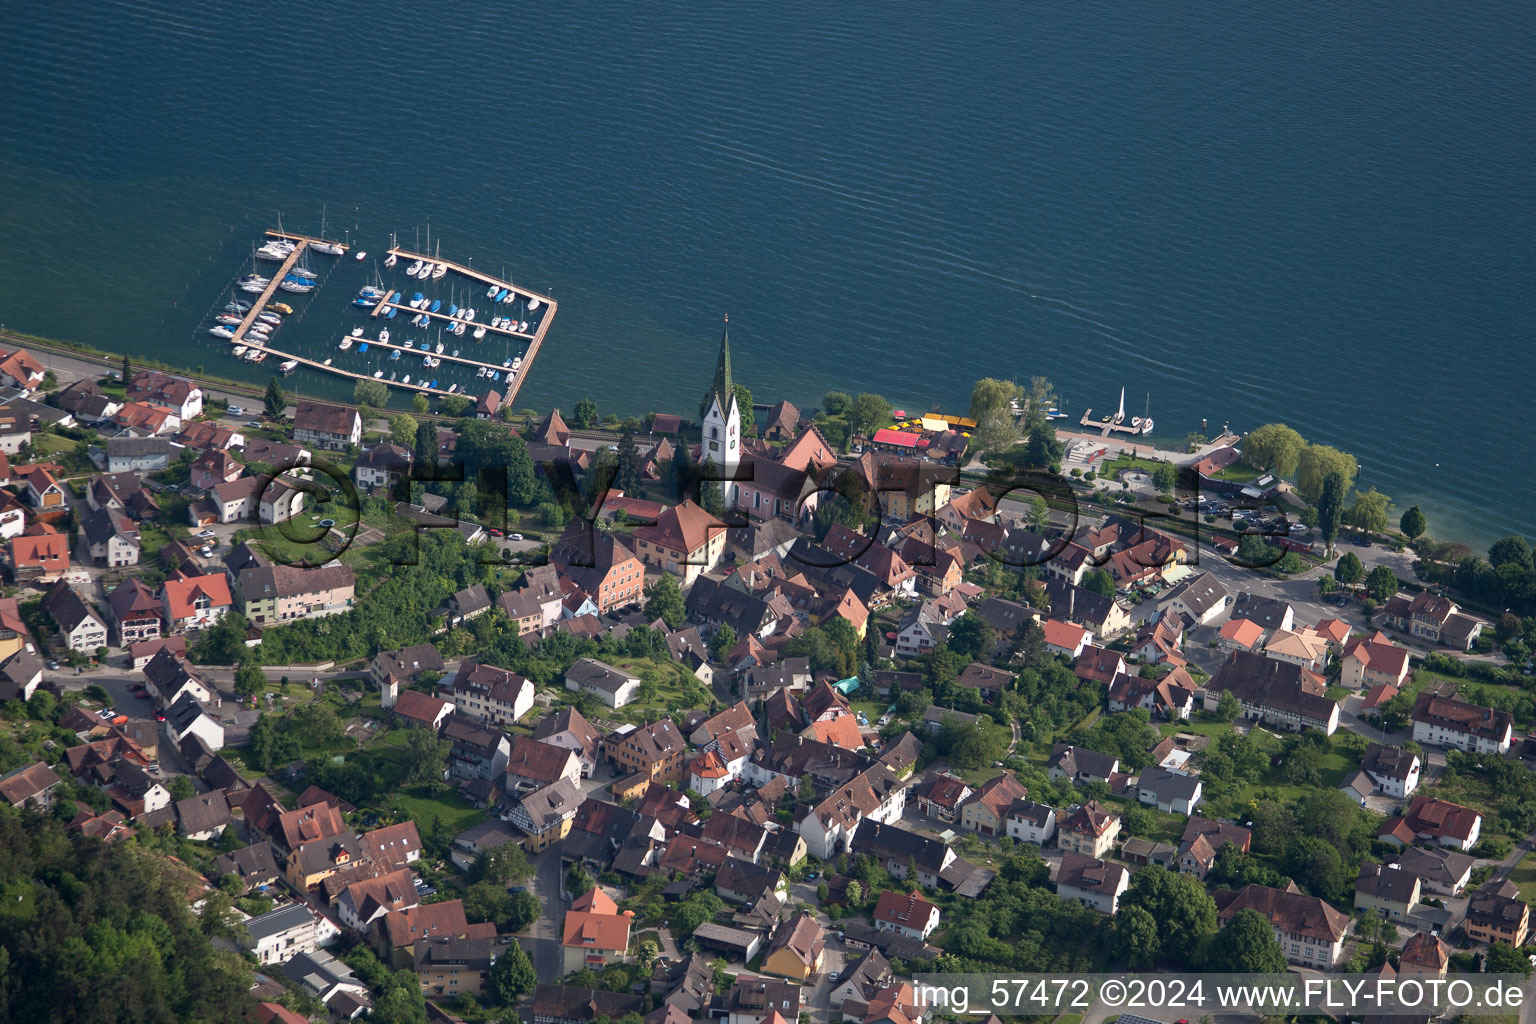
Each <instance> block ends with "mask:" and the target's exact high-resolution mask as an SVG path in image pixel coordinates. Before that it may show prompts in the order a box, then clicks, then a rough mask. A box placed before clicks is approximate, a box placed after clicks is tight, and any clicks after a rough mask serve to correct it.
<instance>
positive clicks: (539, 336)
mask: <svg viewBox="0 0 1536 1024" xmlns="http://www.w3.org/2000/svg"><path fill="white" fill-rule="evenodd" d="M389 255H391V256H394V257H395V258H396V259H406V260H421V261H422V262H423V263H441V264H442V265H443V266H445V267H447V268H448V269H449V270H451V271H454V272H456V273H459V274H463V275H464V276H465V277H467V278H469V279H470V280H472V281H479V282H480V283H481V284H482V285H493V284H494V285H496V286H497V287H498V288H505V289H507V290H508V291H509V292H513V293H515V294H517V295H521V296H522V297H523V298H525V299H538V300H539V302H540V304H542V305H543V306H544V307H545V310H544V315H543V316H542V317H540V318H539V325H538V327H537V328H535V330H534V332H533V340H532V341H531V342H529V345H528V351H526V352H524V353H523V363H522V366H521V367H519V368H518V372H517V375H516V376H515V377H513V379H512V381H511V382H510V383H509V384H508V385H507V394H506V398H505V399H503V401H504V402H505V403H506V404H507V405H511V404H512V400H513V399H514V398H516V397H517V392H518V389H520V388H521V387H522V386H523V381H525V380H527V379H528V374H529V372H530V371H531V370H532V369H533V361H534V359H535V358H536V357H537V356H538V354H539V348H540V346H542V345H543V344H544V336H545V335H546V334H548V333H549V325H550V324H552V323H554V322H555V311H556V310H557V309H559V305H558V304H557V303H556V302H555V300H554V299H552V298H550V297H549V296H548V295H540V294H539V293H538V292H531V291H529V290H528V289H527V288H518V287H517V286H515V285H513V284H511V283H510V282H508V281H502V280H499V279H497V278H494V277H492V276H491V275H489V274H482V273H481V272H480V271H478V270H475V269H474V268H472V267H466V266H463V265H462V264H459V263H455V262H453V261H452V260H445V259H442V258H440V257H435V256H428V255H427V254H426V253H420V252H411V251H410V250H409V249H402V248H400V247H399V246H395V247H394V248H392V249H390V250H389ZM386 298H388V296H386ZM404 308H405V309H406V310H407V311H410V309H411V308H410V306H406V307H404ZM414 312H417V313H420V312H421V310H419V309H418V310H415V311H414ZM428 315H429V316H441V314H438V313H432V314H428ZM449 319H450V320H451V321H452V322H454V323H466V322H467V323H470V324H474V325H476V326H479V322H478V321H474V320H471V321H457V320H452V318H449ZM485 326H487V327H490V325H489V324H486V325H485ZM491 330H499V328H494V327H492V328H491ZM505 333H507V334H510V335H511V336H513V337H516V338H521V339H524V340H527V338H528V335H526V334H519V333H517V332H515V331H507V332H505ZM364 340H366V339H364ZM369 344H370V345H371V344H372V342H369ZM485 365H487V366H491V367H492V369H496V370H504V369H505V368H504V367H501V366H497V365H495V364H491V363H487V364H485ZM405 386H406V387H413V386H414V385H411V384H407V385H405Z"/></svg>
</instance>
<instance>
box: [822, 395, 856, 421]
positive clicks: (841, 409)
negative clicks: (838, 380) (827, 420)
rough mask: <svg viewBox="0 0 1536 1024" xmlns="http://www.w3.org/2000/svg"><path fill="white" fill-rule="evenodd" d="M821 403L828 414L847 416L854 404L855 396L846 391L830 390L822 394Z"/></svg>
mask: <svg viewBox="0 0 1536 1024" xmlns="http://www.w3.org/2000/svg"><path fill="white" fill-rule="evenodd" d="M821 404H822V408H824V409H825V410H826V412H827V415H828V416H845V415H847V413H848V410H849V409H850V408H852V406H853V397H852V396H851V395H849V394H848V393H847V392H846V391H828V392H827V393H826V394H825V395H822V396H821Z"/></svg>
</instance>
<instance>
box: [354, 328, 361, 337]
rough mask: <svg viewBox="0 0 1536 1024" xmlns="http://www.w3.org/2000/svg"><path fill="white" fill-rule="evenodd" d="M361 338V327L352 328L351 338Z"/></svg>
mask: <svg viewBox="0 0 1536 1024" xmlns="http://www.w3.org/2000/svg"><path fill="white" fill-rule="evenodd" d="M362 336H363V329H362V328H361V327H354V328H352V337H354V338H361V337H362Z"/></svg>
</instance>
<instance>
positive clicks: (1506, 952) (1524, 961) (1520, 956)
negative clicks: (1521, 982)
mask: <svg viewBox="0 0 1536 1024" xmlns="http://www.w3.org/2000/svg"><path fill="white" fill-rule="evenodd" d="M1487 966H1488V971H1489V973H1491V974H1518V975H1520V976H1521V977H1522V978H1529V977H1530V976H1531V962H1530V960H1529V959H1528V957H1527V954H1526V951H1525V950H1524V949H1515V948H1514V947H1513V946H1506V945H1504V944H1503V943H1499V942H1495V943H1494V944H1493V945H1491V946H1489V947H1488V965H1487ZM1463 1019H1465V1018H1463Z"/></svg>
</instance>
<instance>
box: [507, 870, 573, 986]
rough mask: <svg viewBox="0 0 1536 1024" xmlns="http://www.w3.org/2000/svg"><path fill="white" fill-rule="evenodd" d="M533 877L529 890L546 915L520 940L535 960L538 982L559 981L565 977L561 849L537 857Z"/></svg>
mask: <svg viewBox="0 0 1536 1024" xmlns="http://www.w3.org/2000/svg"><path fill="white" fill-rule="evenodd" d="M530 860H532V861H533V863H534V872H533V877H532V878H531V879H529V880H528V891H529V892H531V893H533V895H535V896H537V897H538V898H539V902H540V903H542V904H543V905H544V912H543V913H542V914H540V915H539V919H538V920H537V921H535V922H534V923H533V926H532V927H531V928H529V930H528V935H527V936H526V937H524V938H522V939H520V940H519V942H520V943H521V944H522V946H523V948H524V949H526V950H527V951H528V956H529V959H531V960H532V961H533V969H534V971H535V972H537V973H538V976H539V981H541V982H554V981H558V980H559V979H560V977H561V976H562V975H564V974H565V953H564V950H562V949H561V948H560V926H561V923H562V922H563V921H564V920H565V910H566V902H565V899H564V897H563V896H562V895H561V891H560V890H561V882H562V878H561V868H560V849H559V847H553V848H551V849H548V850H545V851H544V852H542V853H536V854H534V855H533V856H532V857H531V858H530Z"/></svg>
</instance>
